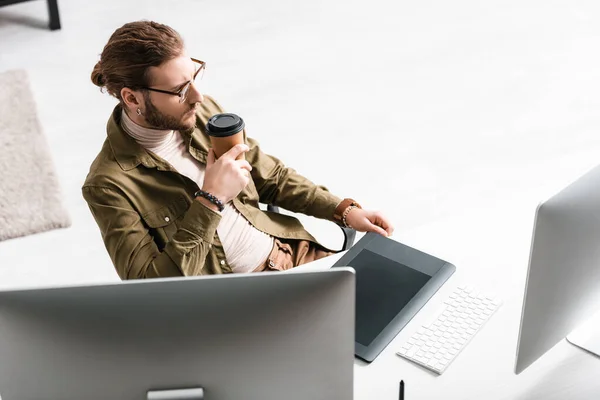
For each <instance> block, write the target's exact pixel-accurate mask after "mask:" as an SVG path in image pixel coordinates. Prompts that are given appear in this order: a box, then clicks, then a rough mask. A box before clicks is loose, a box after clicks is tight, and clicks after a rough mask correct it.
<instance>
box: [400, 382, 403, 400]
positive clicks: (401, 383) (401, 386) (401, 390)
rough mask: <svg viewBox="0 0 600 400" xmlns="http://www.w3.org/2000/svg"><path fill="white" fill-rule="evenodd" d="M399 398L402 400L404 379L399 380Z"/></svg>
mask: <svg viewBox="0 0 600 400" xmlns="http://www.w3.org/2000/svg"><path fill="white" fill-rule="evenodd" d="M400 400H404V381H400Z"/></svg>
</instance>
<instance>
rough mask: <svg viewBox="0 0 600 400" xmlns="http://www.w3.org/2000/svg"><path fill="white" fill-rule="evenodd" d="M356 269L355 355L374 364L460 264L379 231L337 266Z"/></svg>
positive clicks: (367, 236)
mask: <svg viewBox="0 0 600 400" xmlns="http://www.w3.org/2000/svg"><path fill="white" fill-rule="evenodd" d="M342 266H349V267H352V268H354V270H355V271H356V326H355V329H356V332H355V333H356V335H355V354H356V356H357V357H359V358H361V359H363V360H365V361H367V362H371V361H373V360H374V359H375V358H376V357H377V356H378V355H379V353H381V351H382V350H383V349H384V348H385V347H386V346H387V345H388V344H389V343H390V342H391V341H392V340H393V339H394V337H396V335H397V334H398V332H400V331H401V330H402V328H404V326H405V325H406V324H407V323H408V322H409V321H410V320H411V319H412V317H414V316H415V315H416V314H417V312H418V311H419V310H420V309H421V307H423V306H424V305H425V303H427V301H428V300H429V299H430V298H431V297H432V296H433V295H434V294H435V292H436V291H437V290H438V289H439V288H440V287H441V286H442V285H443V284H444V282H446V280H447V279H448V278H449V277H450V276H451V275H452V274H453V273H454V271H455V270H456V267H455V266H454V265H452V264H450V263H448V262H446V261H444V260H440V259H439V258H436V257H433V256H431V255H429V254H426V253H423V252H421V251H419V250H415V249H413V248H411V247H408V246H406V245H403V244H402V243H399V242H396V241H394V240H392V239H388V238H386V237H384V236H382V235H379V234H377V233H367V234H366V235H365V236H363V237H362V239H361V240H359V241H358V242H357V243H356V244H355V245H354V246H353V247H352V248H351V249H350V250H348V252H347V253H346V254H344V255H343V256H342V257H341V258H340V259H339V260H338V261H337V262H336V263H335V264H334V265H333V268H336V267H342Z"/></svg>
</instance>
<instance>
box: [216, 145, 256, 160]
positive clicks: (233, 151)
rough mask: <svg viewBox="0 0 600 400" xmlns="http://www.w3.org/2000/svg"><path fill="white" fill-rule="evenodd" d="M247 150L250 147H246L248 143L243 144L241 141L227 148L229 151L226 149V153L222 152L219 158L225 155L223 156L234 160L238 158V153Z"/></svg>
mask: <svg viewBox="0 0 600 400" xmlns="http://www.w3.org/2000/svg"><path fill="white" fill-rule="evenodd" d="M248 150H250V147H248V145H245V144H243V143H241V144H236V145H235V146H233V147H232V148H231V149H229V151H227V153H225V154H223V155H222V156H221V158H223V157H225V158H231V159H232V160H235V159H236V158H238V156H239V155H240V154H242V153H245V152H247V151H248Z"/></svg>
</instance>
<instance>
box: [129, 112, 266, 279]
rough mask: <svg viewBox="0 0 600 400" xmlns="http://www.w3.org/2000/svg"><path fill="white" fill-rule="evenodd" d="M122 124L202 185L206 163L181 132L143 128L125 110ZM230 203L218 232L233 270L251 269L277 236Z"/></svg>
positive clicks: (247, 270)
mask: <svg viewBox="0 0 600 400" xmlns="http://www.w3.org/2000/svg"><path fill="white" fill-rule="evenodd" d="M121 126H122V127H123V130H124V131H125V132H127V133H128V134H129V135H130V136H131V137H133V138H134V139H135V141H136V142H138V143H139V144H140V146H142V147H144V148H145V149H146V150H149V151H151V152H153V153H154V154H156V155H157V156H159V157H161V158H162V159H164V160H165V161H167V162H168V163H169V164H171V166H172V167H173V168H175V170H176V171H177V172H179V173H180V174H182V175H185V176H187V177H188V178H190V179H191V180H193V181H194V182H196V184H197V185H198V187H202V183H203V182H204V171H205V169H206V166H205V165H204V164H202V163H200V162H199V161H198V160H196V159H195V158H194V157H192V155H191V154H190V153H189V151H188V150H187V147H186V144H185V142H184V138H183V136H182V135H181V133H180V132H179V131H168V130H167V131H164V130H158V129H149V128H144V127H142V126H140V125H138V124H136V123H135V122H133V121H132V120H131V118H129V116H128V115H127V113H126V112H125V111H123V113H122V118H121ZM231 203H232V202H229V203H227V204H225V209H224V210H223V211H222V214H221V215H222V218H221V221H220V222H219V226H218V227H217V233H218V234H219V238H220V239H221V243H222V244H223V250H224V251H225V257H226V258H227V262H228V263H229V265H230V266H231V269H232V270H233V272H252V271H253V270H254V269H255V268H257V267H258V266H260V265H262V264H263V263H264V262H265V260H266V259H267V257H268V256H269V254H270V253H271V250H272V249H273V244H274V243H273V242H274V239H273V237H272V236H269V235H268V234H266V233H264V232H261V231H259V230H258V229H256V228H255V227H254V226H253V225H252V224H250V222H248V221H247V220H246V219H245V218H244V216H243V215H242V214H240V213H239V212H238V211H237V210H236V209H235V207H233V206H232V204H231Z"/></svg>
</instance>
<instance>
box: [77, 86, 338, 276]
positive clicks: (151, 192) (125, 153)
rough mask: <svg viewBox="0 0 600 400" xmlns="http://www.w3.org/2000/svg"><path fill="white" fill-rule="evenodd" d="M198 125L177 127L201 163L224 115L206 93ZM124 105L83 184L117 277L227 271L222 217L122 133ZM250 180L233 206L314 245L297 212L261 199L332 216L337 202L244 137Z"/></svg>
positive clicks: (271, 230) (255, 221) (265, 226)
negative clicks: (210, 129)
mask: <svg viewBox="0 0 600 400" xmlns="http://www.w3.org/2000/svg"><path fill="white" fill-rule="evenodd" d="M204 98H205V100H204V102H203V103H202V105H201V107H200V108H199V110H198V113H197V117H196V127H195V128H194V129H190V130H189V131H186V132H182V134H183V135H184V138H185V139H186V141H187V146H188V150H189V152H190V154H191V155H192V156H193V157H194V158H195V159H196V160H198V161H199V162H201V163H203V164H206V157H207V154H208V150H209V147H210V141H209V138H208V136H207V135H206V132H205V126H206V123H207V121H208V119H209V118H210V117H211V116H213V115H214V114H218V113H222V112H225V111H224V110H223V109H222V108H221V107H220V105H219V104H217V102H216V101H215V100H214V99H212V98H211V97H209V96H205V97H204ZM121 111H122V110H121V106H117V107H116V108H115V109H114V111H113V114H112V115H111V117H110V118H109V120H108V124H107V134H108V137H107V139H106V141H105V142H104V145H103V146H102V150H101V151H100V153H99V154H98V156H97V157H96V159H95V160H94V162H93V163H92V165H91V167H90V171H89V173H88V175H87V178H86V180H85V183H84V185H83V187H82V192H83V197H84V199H85V201H86V202H87V204H88V206H89V208H90V210H91V212H92V214H93V216H94V218H95V220H96V223H97V224H98V227H99V228H100V233H101V234H102V239H103V240H104V244H105V246H106V249H107V251H108V253H109V255H110V258H111V259H112V262H113V264H114V267H115V268H116V270H117V273H118V274H119V276H120V277H121V279H139V278H155V277H169V276H182V275H183V276H192V275H203V274H220V273H230V272H231V267H230V266H229V264H228V263H227V259H226V257H225V253H224V251H223V247H222V245H221V241H220V240H219V236H218V234H217V226H218V225H219V221H220V220H221V214H220V213H218V212H215V211H213V210H211V209H209V208H208V207H206V206H205V205H204V204H202V203H201V202H199V201H196V200H195V199H194V193H195V192H196V191H197V190H198V189H199V188H198V185H197V184H196V183H195V182H193V181H192V180H190V179H188V178H187V177H185V176H184V175H181V174H179V173H178V172H177V171H175V170H174V169H173V168H172V167H171V166H170V165H169V163H167V162H166V161H165V160H163V159H162V158H160V157H158V156H156V155H155V154H153V153H152V152H149V151H146V150H145V149H144V148H143V147H142V146H140V145H139V144H138V143H137V142H136V141H135V140H134V139H133V138H131V137H130V136H129V135H128V134H127V133H125V132H124V131H123V129H122V128H121V124H120V119H121ZM245 141H246V144H247V145H248V146H249V147H250V150H249V151H248V152H247V153H246V159H247V160H248V162H249V163H250V164H251V165H252V168H253V169H252V172H251V176H252V179H251V180H250V183H249V184H248V186H247V187H246V188H245V189H244V190H243V191H242V192H241V193H240V194H239V195H238V196H237V198H235V199H234V200H233V206H234V207H235V208H236V209H237V210H238V211H239V212H240V213H241V214H242V215H243V216H244V217H245V218H246V219H247V220H248V221H249V222H250V223H251V224H252V225H253V226H255V227H256V228H257V229H259V230H261V231H263V232H265V233H268V234H269V235H272V236H274V237H277V238H280V239H282V238H283V239H304V240H309V241H312V242H315V243H317V241H316V240H315V238H314V237H313V236H312V235H311V234H309V233H308V232H307V231H306V230H305V229H304V227H303V226H302V224H301V223H300V221H299V220H298V219H296V218H294V217H291V216H288V215H284V214H278V213H273V212H268V211H263V210H261V209H260V208H259V202H260V203H263V204H273V205H277V206H281V207H282V208H285V209H287V210H289V211H292V212H297V213H303V214H306V215H310V216H313V217H317V218H322V219H327V220H330V221H333V214H334V211H335V208H336V207H337V205H338V204H339V203H340V202H341V199H340V198H338V197H336V196H334V195H332V194H331V193H330V192H329V191H328V190H327V188H325V187H323V186H318V185H315V184H314V183H312V182H311V181H309V180H308V179H306V178H304V177H302V176H300V175H299V174H298V173H297V172H296V171H294V170H293V169H291V168H287V167H285V166H284V164H283V163H282V162H281V161H280V160H278V159H277V158H275V157H273V156H270V155H268V154H265V153H263V152H262V151H261V149H260V147H259V145H258V143H257V142H256V140H254V139H252V138H249V137H245Z"/></svg>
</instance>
